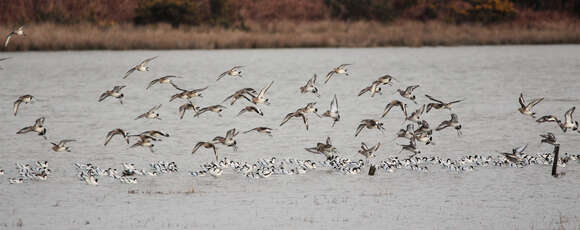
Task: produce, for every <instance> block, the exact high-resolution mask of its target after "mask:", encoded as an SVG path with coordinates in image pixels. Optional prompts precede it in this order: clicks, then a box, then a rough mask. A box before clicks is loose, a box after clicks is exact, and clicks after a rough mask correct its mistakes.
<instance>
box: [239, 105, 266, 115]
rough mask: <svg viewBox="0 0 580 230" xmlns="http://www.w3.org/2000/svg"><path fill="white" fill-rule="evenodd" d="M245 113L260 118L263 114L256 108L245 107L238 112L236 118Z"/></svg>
mask: <svg viewBox="0 0 580 230" xmlns="http://www.w3.org/2000/svg"><path fill="white" fill-rule="evenodd" d="M245 112H254V113H257V114H258V115H260V116H264V113H263V112H262V110H260V109H258V108H256V107H255V106H246V107H244V108H243V109H242V110H240V112H239V113H238V115H236V117H237V116H240V115H242V114H243V113H245Z"/></svg>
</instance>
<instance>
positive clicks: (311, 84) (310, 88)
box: [300, 74, 320, 97]
mask: <svg viewBox="0 0 580 230" xmlns="http://www.w3.org/2000/svg"><path fill="white" fill-rule="evenodd" d="M315 84H316V74H314V76H313V77H312V78H310V79H309V80H308V82H306V85H304V86H300V93H302V94H305V93H313V94H314V95H316V96H317V97H320V94H318V88H317V87H316V85H315Z"/></svg>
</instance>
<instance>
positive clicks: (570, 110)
mask: <svg viewBox="0 0 580 230" xmlns="http://www.w3.org/2000/svg"><path fill="white" fill-rule="evenodd" d="M574 110H576V106H574V107H572V108H570V109H569V110H568V111H566V114H564V117H565V118H566V121H567V122H568V121H570V122H574V120H573V118H572V114H573V113H574Z"/></svg>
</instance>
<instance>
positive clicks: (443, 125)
mask: <svg viewBox="0 0 580 230" xmlns="http://www.w3.org/2000/svg"><path fill="white" fill-rule="evenodd" d="M450 124H451V122H449V121H442V122H441V124H439V126H437V128H435V131H441V130H443V129H445V128H447V127H449V125H450Z"/></svg>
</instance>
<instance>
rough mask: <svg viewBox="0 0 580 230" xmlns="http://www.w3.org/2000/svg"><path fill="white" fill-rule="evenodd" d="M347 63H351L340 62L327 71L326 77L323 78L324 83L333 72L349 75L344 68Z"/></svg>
mask: <svg viewBox="0 0 580 230" xmlns="http://www.w3.org/2000/svg"><path fill="white" fill-rule="evenodd" d="M349 65H351V64H342V65H339V66H338V67H336V68H334V69H332V70H331V71H330V72H328V74H326V77H325V78H324V84H326V83H327V82H328V81H329V80H330V78H332V76H334V74H344V75H346V76H349V75H348V73H347V69H346V67H347V66H349Z"/></svg>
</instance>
